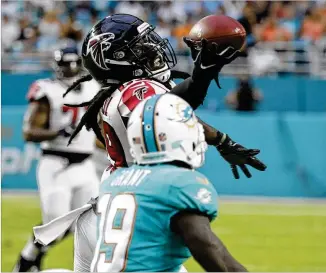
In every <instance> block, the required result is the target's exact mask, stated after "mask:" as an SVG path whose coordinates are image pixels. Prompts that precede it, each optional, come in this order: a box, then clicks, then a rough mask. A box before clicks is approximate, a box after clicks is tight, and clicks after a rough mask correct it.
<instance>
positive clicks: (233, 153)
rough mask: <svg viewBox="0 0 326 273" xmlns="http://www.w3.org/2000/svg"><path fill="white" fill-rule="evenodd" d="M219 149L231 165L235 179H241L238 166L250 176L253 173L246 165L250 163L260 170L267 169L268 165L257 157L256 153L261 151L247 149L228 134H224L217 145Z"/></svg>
mask: <svg viewBox="0 0 326 273" xmlns="http://www.w3.org/2000/svg"><path fill="white" fill-rule="evenodd" d="M216 148H217V150H218V151H219V152H220V154H221V156H222V157H223V158H224V159H225V160H226V161H227V162H228V163H229V164H230V165H231V170H232V173H233V175H234V177H235V179H239V177H240V176H239V172H238V169H237V166H239V167H240V169H241V170H242V171H243V173H244V174H245V175H246V176H247V177H248V178H250V177H251V173H250V172H249V170H248V168H247V166H246V165H249V166H251V167H253V168H255V169H257V170H259V171H265V170H266V168H267V166H266V165H265V164H264V163H263V162H261V161H260V160H258V159H257V158H256V155H258V154H259V153H260V150H258V149H246V148H245V147H243V146H241V145H240V144H238V143H236V142H234V141H233V140H232V139H231V138H230V137H229V136H228V135H227V134H223V136H222V138H221V139H220V141H219V144H218V145H216Z"/></svg>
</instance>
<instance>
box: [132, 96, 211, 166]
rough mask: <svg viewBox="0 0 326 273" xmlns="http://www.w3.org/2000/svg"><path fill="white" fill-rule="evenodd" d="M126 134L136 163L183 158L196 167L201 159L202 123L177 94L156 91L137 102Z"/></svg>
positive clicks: (161, 161) (181, 159) (202, 145)
mask: <svg viewBox="0 0 326 273" xmlns="http://www.w3.org/2000/svg"><path fill="white" fill-rule="evenodd" d="M127 135H128V141H129V144H130V147H131V149H130V151H131V155H132V156H133V157H134V158H135V161H136V162H137V164H156V163H163V162H171V161H182V162H184V163H187V164H188V165H189V166H191V167H192V168H199V167H200V166H202V165H203V163H204V160H205V151H206V150H207V143H206V142H205V136H204V129H203V126H202V125H201V124H200V123H199V122H198V120H197V118H196V116H195V113H194V110H193V109H192V108H191V107H190V105H189V104H188V103H187V102H186V101H184V100H183V99H181V98H180V97H178V96H176V95H172V94H164V95H155V96H153V97H150V98H149V99H147V100H144V101H142V102H141V103H139V104H138V105H137V107H136V108H135V109H134V111H133V112H132V114H131V116H130V118H129V122H128V128H127Z"/></svg>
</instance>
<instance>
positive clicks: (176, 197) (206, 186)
mask: <svg viewBox="0 0 326 273" xmlns="http://www.w3.org/2000/svg"><path fill="white" fill-rule="evenodd" d="M173 180H174V181H175V183H171V185H170V187H169V193H168V196H169V197H168V201H169V206H170V208H171V209H172V212H171V214H170V217H169V219H167V220H168V223H167V224H168V225H169V222H170V219H171V217H172V216H173V215H175V214H177V213H178V212H179V211H193V212H196V213H201V214H204V215H207V216H208V217H209V218H210V220H211V221H212V220H214V219H215V218H216V216H217V213H218V202H217V198H218V196H217V192H216V190H215V188H214V187H213V185H212V184H211V183H210V182H209V180H208V179H207V178H206V177H205V176H204V175H202V174H200V173H198V172H194V171H188V172H184V173H182V174H180V175H178V176H176V177H174V179H173Z"/></svg>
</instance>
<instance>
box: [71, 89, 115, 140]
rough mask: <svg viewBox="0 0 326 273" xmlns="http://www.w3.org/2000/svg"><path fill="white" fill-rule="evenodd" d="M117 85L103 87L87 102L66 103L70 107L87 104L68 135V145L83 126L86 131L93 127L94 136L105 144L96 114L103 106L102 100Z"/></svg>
mask: <svg viewBox="0 0 326 273" xmlns="http://www.w3.org/2000/svg"><path fill="white" fill-rule="evenodd" d="M118 86H119V85H118V84H114V85H110V86H108V87H103V88H102V89H101V90H100V91H99V92H98V93H97V94H96V95H95V97H94V98H93V99H92V100H90V101H89V102H85V103H81V104H78V105H67V106H71V107H82V106H88V108H87V111H86V113H85V114H84V115H83V117H82V118H81V120H80V122H79V123H78V125H77V127H76V129H75V130H74V132H73V133H72V135H71V136H70V138H69V141H68V145H69V144H70V143H71V141H72V140H73V139H74V138H75V137H76V135H77V134H78V133H79V132H80V130H81V129H82V128H83V127H84V126H85V127H86V129H87V130H88V131H89V130H90V129H93V131H94V133H95V135H96V137H97V138H98V139H99V140H100V141H101V142H102V144H103V145H104V146H105V140H104V138H103V136H102V132H101V128H100V127H99V125H98V122H97V116H98V113H99V111H100V109H101V107H102V106H103V103H104V101H105V100H106V99H107V98H108V97H109V96H110V95H111V94H112V91H114V90H115V89H116V88H117V87H118Z"/></svg>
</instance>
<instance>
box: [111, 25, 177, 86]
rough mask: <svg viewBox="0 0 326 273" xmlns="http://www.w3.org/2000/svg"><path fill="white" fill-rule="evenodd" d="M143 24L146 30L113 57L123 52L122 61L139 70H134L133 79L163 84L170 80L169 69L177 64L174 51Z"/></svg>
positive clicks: (152, 29) (151, 29)
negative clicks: (146, 79) (150, 80)
mask: <svg viewBox="0 0 326 273" xmlns="http://www.w3.org/2000/svg"><path fill="white" fill-rule="evenodd" d="M144 24H146V25H147V28H146V29H145V30H143V31H142V32H141V33H140V35H138V36H137V37H135V38H134V39H133V40H132V41H131V42H130V43H128V44H127V45H126V46H124V47H123V48H121V49H118V50H116V52H115V55H116V56H118V55H119V52H125V56H124V58H123V59H124V60H126V61H128V62H130V63H131V64H132V65H135V66H136V67H137V68H139V69H137V68H136V69H135V75H134V76H135V77H151V78H156V79H158V80H159V81H163V82H165V81H167V80H168V79H169V78H170V69H171V68H173V67H174V66H175V65H176V63H177V60H176V56H175V53H174V50H173V48H172V46H171V44H170V43H169V41H168V40H167V39H162V38H161V37H160V36H159V35H158V34H157V33H156V32H155V31H154V28H153V27H152V26H150V25H148V24H147V23H144Z"/></svg>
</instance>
